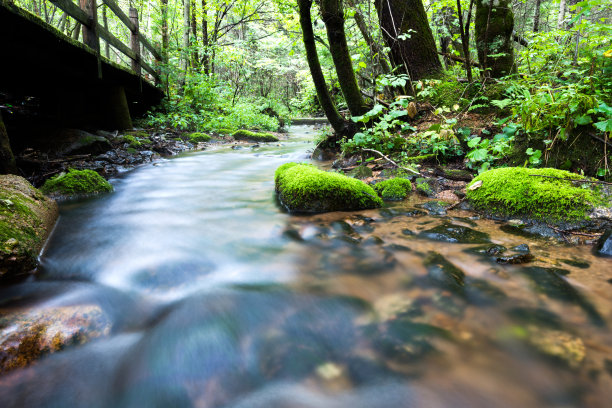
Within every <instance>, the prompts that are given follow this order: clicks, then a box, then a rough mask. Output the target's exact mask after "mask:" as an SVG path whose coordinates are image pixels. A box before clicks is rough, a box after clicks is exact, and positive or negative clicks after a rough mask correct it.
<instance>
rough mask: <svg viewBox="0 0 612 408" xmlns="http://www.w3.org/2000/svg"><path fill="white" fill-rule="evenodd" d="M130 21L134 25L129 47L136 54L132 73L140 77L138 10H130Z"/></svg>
mask: <svg viewBox="0 0 612 408" xmlns="http://www.w3.org/2000/svg"><path fill="white" fill-rule="evenodd" d="M130 20H131V21H132V24H134V30H133V31H132V37H131V40H130V45H131V47H132V51H134V53H135V54H136V59H133V60H132V71H134V72H135V73H136V75H138V76H140V38H138V36H139V32H138V31H139V29H138V10H136V9H135V8H130Z"/></svg>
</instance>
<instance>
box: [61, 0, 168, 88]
mask: <svg viewBox="0 0 612 408" xmlns="http://www.w3.org/2000/svg"><path fill="white" fill-rule="evenodd" d="M49 1H50V2H52V3H54V4H55V5H56V6H57V7H58V8H60V9H61V10H63V11H64V12H65V13H66V14H67V15H69V16H70V17H72V18H74V19H75V20H76V21H78V22H79V23H81V24H82V25H83V27H85V31H84V33H85V32H87V37H88V41H86V43H87V44H86V45H88V46H89V47H90V48H91V49H92V50H93V51H94V52H95V53H97V54H98V58H99V55H100V46H99V45H100V37H101V38H102V39H104V40H105V41H106V42H107V43H108V44H110V45H112V46H113V47H114V48H116V49H117V50H118V51H120V52H121V53H123V54H124V55H126V56H127V57H128V58H130V59H131V60H132V69H133V70H134V71H135V73H136V74H138V75H140V72H139V71H140V67H142V68H143V69H144V70H145V71H147V72H148V73H149V74H151V75H152V76H153V78H155V80H156V81H157V82H160V78H161V76H160V73H159V71H157V70H155V69H154V68H152V67H151V66H150V65H149V64H147V63H146V62H145V61H143V60H142V57H141V55H140V46H138V44H142V45H143V46H144V47H145V48H146V49H147V50H149V52H150V53H151V55H153V58H155V60H156V61H157V62H160V61H161V60H162V57H161V54H160V52H159V51H158V50H157V49H156V48H155V47H153V46H152V45H151V43H150V42H149V40H148V39H147V38H146V37H145V36H143V35H142V34H141V33H140V30H139V28H138V12H137V11H136V9H130V17H128V16H127V15H126V14H125V13H124V12H123V10H121V8H120V7H119V5H118V4H117V3H116V2H115V1H114V0H102V2H103V3H104V4H106V6H107V7H108V8H109V9H110V10H111V11H112V12H113V13H114V14H115V15H116V16H117V17H118V18H119V20H121V22H122V23H123V24H124V25H125V26H126V27H127V28H128V29H129V30H130V32H131V34H132V46H131V47H130V46H128V45H126V44H124V43H123V42H122V41H121V40H119V39H118V38H117V37H115V36H114V35H113V34H112V33H111V32H110V31H109V30H108V29H106V28H104V27H103V26H102V25H100V24H99V23H98V18H97V12H96V11H95V7H93V9H94V10H92V11H91V12H89V13H88V11H89V10H90V9H91V7H90V8H89V9H88V7H87V5H88V3H89V2H91V1H94V0H79V3H80V5H81V7H79V6H77V5H76V4H74V3H73V2H72V1H71V0H49ZM94 3H95V1H94ZM90 4H91V3H90ZM133 18H135V20H134V21H132V19H133ZM84 37H85V35H84Z"/></svg>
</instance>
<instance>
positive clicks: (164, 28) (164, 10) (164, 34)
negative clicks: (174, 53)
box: [160, 0, 169, 64]
mask: <svg viewBox="0 0 612 408" xmlns="http://www.w3.org/2000/svg"><path fill="white" fill-rule="evenodd" d="M160 2H161V38H162V49H161V53H162V59H163V60H164V63H166V64H167V63H168V44H169V42H168V0H160Z"/></svg>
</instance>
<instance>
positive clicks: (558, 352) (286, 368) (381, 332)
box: [0, 126, 612, 408]
mask: <svg viewBox="0 0 612 408" xmlns="http://www.w3.org/2000/svg"><path fill="white" fill-rule="evenodd" d="M314 136H315V131H314V129H313V128H311V127H308V126H295V127H293V128H292V129H291V132H290V134H289V138H288V140H284V141H282V142H280V143H278V144H276V143H273V144H262V145H261V146H253V145H242V146H239V147H238V148H236V146H234V148H232V147H230V146H221V147H215V148H213V149H210V150H207V151H203V152H191V153H186V154H183V155H181V156H179V157H176V158H172V159H169V160H164V161H161V162H158V163H155V164H154V165H153V164H152V165H147V166H144V167H140V168H138V169H135V170H133V171H130V172H128V173H125V174H123V175H122V176H121V177H120V178H117V179H115V180H113V184H114V187H115V192H114V193H112V194H108V195H103V196H98V197H95V198H90V199H86V200H79V201H70V202H64V203H63V204H62V205H61V216H60V220H59V222H58V225H57V227H56V229H55V231H54V233H53V235H52V236H51V239H50V241H49V242H48V244H47V248H46V250H45V252H44V254H43V255H42V258H41V268H40V271H39V274H38V275H37V276H36V278H34V279H31V280H29V281H27V282H24V283H21V284H17V285H11V286H7V287H3V288H0V307H1V308H2V311H3V312H4V313H7V312H8V311H10V312H11V313H16V312H24V311H32V310H44V309H48V308H57V307H64V306H81V305H82V306H87V307H95V308H97V309H96V310H100V311H101V313H103V315H104V319H105V321H106V322H107V326H108V327H107V330H105V331H103V335H100V336H97V337H96V338H92V339H91V340H90V341H87V342H84V344H80V345H74V346H72V347H68V348H66V349H65V350H62V351H61V352H56V353H53V354H50V355H48V356H46V357H44V358H43V359H41V360H40V361H38V362H36V363H35V364H33V365H32V366H31V367H29V368H25V369H19V370H14V371H11V372H9V373H7V374H5V375H3V376H1V377H0V406H2V407H38V406H48V407H56V406H57V407H66V406H87V407H192V406H193V407H206V408H208V407H241V408H242V407H245V408H253V407H287V408H289V407H291V408H293V407H296V408H298V407H299V408H306V407H308V408H310V407H313V408H314V407H332V408H333V407H351V408H359V407H364V408H366V407H367V408H371V407H393V406H398V407H424V406H426V407H451V406H452V407H470V408H471V407H493V406H495V407H544V406H546V407H574V406H575V407H603V406H607V404H609V401H610V400H612V332H611V331H610V325H611V324H612V296H610V293H611V289H612V260H610V259H606V258H599V257H596V256H594V255H593V254H592V253H591V250H590V248H589V247H587V246H566V245H563V244H561V243H559V242H557V241H552V240H548V239H544V238H540V237H535V236H529V235H524V234H523V235H521V234H520V233H519V232H517V231H515V230H513V229H512V228H509V227H508V226H507V225H505V224H504V223H500V222H495V221H491V220H484V219H480V218H479V217H477V216H475V214H473V213H468V212H462V211H458V210H452V211H449V212H448V214H443V215H434V214H430V213H429V212H428V211H426V210H424V209H423V208H422V207H421V205H422V204H423V203H424V200H425V199H422V198H418V197H416V196H415V197H412V198H410V199H409V200H406V201H405V202H401V203H392V204H387V205H386V207H385V208H383V209H378V210H368V211H359V212H352V213H330V214H322V215H311V216H303V215H302V216H298V215H289V214H287V213H286V212H284V211H283V209H282V208H281V207H280V206H279V204H278V203H277V201H276V199H275V196H274V171H275V169H276V168H277V167H278V166H279V165H281V164H283V163H286V162H289V161H299V162H301V161H309V159H308V157H309V155H308V151H309V150H312V147H313V144H312V139H313V138H314ZM453 234H456V235H457V234H458V235H457V236H458V237H459V238H457V236H454V235H453ZM453 237H454V238H453ZM525 246H527V247H528V248H529V253H530V254H531V255H532V256H533V259H532V260H531V261H529V262H527V263H524V264H520V265H512V264H503V263H500V262H501V261H500V259H501V258H503V256H504V254H505V253H512V254H516V253H521V251H523V250H524V249H525ZM502 248H505V251H503V250H502ZM0 329H1V328H0Z"/></svg>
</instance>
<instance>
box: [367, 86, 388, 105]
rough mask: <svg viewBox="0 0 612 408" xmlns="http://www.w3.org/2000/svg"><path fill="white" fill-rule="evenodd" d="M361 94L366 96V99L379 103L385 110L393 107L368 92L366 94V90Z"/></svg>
mask: <svg viewBox="0 0 612 408" xmlns="http://www.w3.org/2000/svg"><path fill="white" fill-rule="evenodd" d="M361 94H362V95H363V96H365V97H366V98H370V99H372V100H373V101H376V102H378V103H380V104H381V105H382V106H384V107H385V108H389V107H390V106H391V105H390V104H389V103H387V102H385V101H383V100H382V99H380V98H379V97H378V96H377V97H373V96H372V95H370V94H368V93H367V92H365V91H364V90H361Z"/></svg>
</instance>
